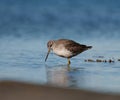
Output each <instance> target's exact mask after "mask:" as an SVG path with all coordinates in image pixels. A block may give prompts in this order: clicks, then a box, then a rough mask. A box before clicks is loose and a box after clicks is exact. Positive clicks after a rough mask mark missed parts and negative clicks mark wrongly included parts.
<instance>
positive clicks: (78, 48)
mask: <svg viewBox="0 0 120 100" xmlns="http://www.w3.org/2000/svg"><path fill="white" fill-rule="evenodd" d="M47 48H48V53H47V55H46V58H45V62H46V60H47V58H48V55H49V53H50V51H51V50H52V51H53V52H54V53H55V54H56V55H58V56H60V57H64V58H67V59H68V65H70V63H71V62H70V58H72V57H74V56H76V55H78V54H80V53H82V52H83V51H86V50H88V49H91V48H92V46H86V45H83V44H80V43H77V42H75V41H73V40H69V39H59V40H50V41H48V43H47Z"/></svg>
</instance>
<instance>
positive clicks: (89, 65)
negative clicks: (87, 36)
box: [0, 39, 120, 93]
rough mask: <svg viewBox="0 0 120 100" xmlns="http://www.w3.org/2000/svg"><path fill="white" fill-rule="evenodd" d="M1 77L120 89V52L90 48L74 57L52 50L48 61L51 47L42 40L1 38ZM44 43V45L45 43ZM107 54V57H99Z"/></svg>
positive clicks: (77, 86) (95, 89)
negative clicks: (60, 55) (68, 57)
mask: <svg viewBox="0 0 120 100" xmlns="http://www.w3.org/2000/svg"><path fill="white" fill-rule="evenodd" d="M0 45H1V48H0V80H1V81H2V80H17V81H24V82H29V83H37V84H50V85H53V86H60V87H70V88H76V89H79V88H80V89H86V90H92V91H97V92H112V93H114V92H118V93H119V92H120V77H119V76H120V71H119V70H120V62H119V61H117V59H118V58H119V55H120V51H117V50H102V51H101V50H97V49H96V50H95V49H94V48H93V49H91V50H88V51H86V52H84V53H82V54H80V55H78V56H76V57H74V58H72V59H71V65H70V66H69V67H70V68H69V67H68V65H67V59H65V58H61V57H58V56H56V55H54V54H53V53H51V54H50V55H49V57H48V59H47V62H46V63H45V61H44V60H45V56H46V53H47V48H46V44H45V42H40V41H39V40H22V39H18V40H17V39H12V40H11V39H10V40H9V39H7V40H4V39H3V40H1V43H0ZM41 45H42V46H41ZM99 56H103V58H99ZM85 59H106V60H109V59H113V60H114V61H115V62H114V63H109V62H106V63H104V62H85V61H84V60H85Z"/></svg>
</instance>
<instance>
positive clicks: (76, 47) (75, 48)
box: [65, 40, 88, 55]
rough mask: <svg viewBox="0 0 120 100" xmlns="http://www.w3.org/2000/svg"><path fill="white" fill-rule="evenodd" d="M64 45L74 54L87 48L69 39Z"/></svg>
mask: <svg viewBox="0 0 120 100" xmlns="http://www.w3.org/2000/svg"><path fill="white" fill-rule="evenodd" d="M65 47H66V48H67V49H68V50H69V51H70V52H72V53H73V54H74V55H77V54H79V53H81V52H83V51H85V50H87V49H88V47H87V46H86V45H82V44H79V43H77V42H74V41H72V40H70V41H69V42H68V43H66V45H65Z"/></svg>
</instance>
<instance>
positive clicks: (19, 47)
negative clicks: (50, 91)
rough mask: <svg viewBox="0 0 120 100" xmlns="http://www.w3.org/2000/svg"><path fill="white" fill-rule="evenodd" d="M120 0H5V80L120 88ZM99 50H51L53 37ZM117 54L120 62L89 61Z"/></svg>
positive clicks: (1, 11)
mask: <svg viewBox="0 0 120 100" xmlns="http://www.w3.org/2000/svg"><path fill="white" fill-rule="evenodd" d="M119 5H120V1H119V0H64V1H62V0H0V80H1V81H2V80H18V81H25V82H30V83H37V84H51V85H54V86H62V87H71V88H77V89H79V88H80V89H87V90H93V91H99V92H118V93H119V92H120V77H119V76H120V72H119V70H120V62H119V61H117V60H118V59H119V58H120V56H119V55H120V45H119V42H120V40H119V38H120V34H119V32H120V28H119V27H120V6H119ZM59 38H67V39H72V40H75V41H77V42H79V43H82V44H86V45H92V46H93V49H91V50H89V51H86V52H84V53H82V54H80V55H79V56H77V57H74V58H72V59H71V62H72V64H71V69H70V70H67V65H66V64H67V60H66V59H64V58H60V57H57V56H55V55H54V54H53V53H51V54H50V55H49V58H48V60H47V62H46V63H45V62H44V59H45V56H46V53H47V47H46V43H47V42H48V40H51V39H59ZM99 56H104V58H103V59H107V60H108V59H113V60H115V63H97V62H84V60H85V59H89V58H90V59H97V57H99Z"/></svg>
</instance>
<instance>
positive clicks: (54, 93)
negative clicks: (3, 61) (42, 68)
mask: <svg viewBox="0 0 120 100" xmlns="http://www.w3.org/2000/svg"><path fill="white" fill-rule="evenodd" d="M0 100H120V95H110V94H100V93H95V92H90V91H83V90H75V89H64V88H57V87H51V86H46V85H35V84H27V83H22V82H12V81H4V82H0Z"/></svg>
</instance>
